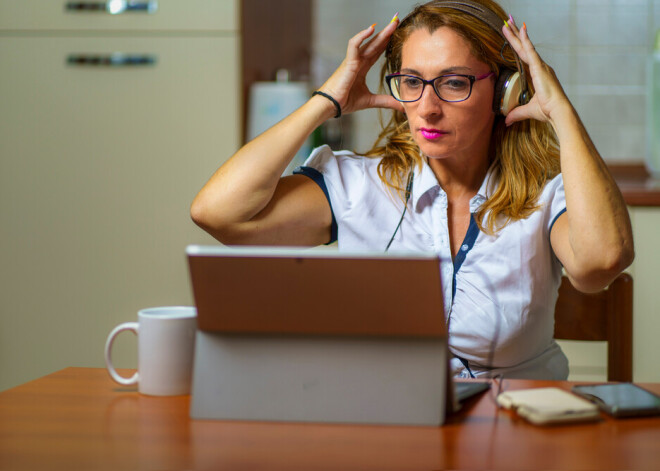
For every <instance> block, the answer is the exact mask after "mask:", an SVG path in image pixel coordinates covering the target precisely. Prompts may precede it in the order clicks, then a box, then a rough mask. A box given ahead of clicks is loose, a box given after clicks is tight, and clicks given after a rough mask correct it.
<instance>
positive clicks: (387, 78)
mask: <svg viewBox="0 0 660 471" xmlns="http://www.w3.org/2000/svg"><path fill="white" fill-rule="evenodd" d="M492 75H495V73H494V72H492V71H491V72H488V73H486V74H483V75H479V76H475V75H467V74H444V75H439V76H437V77H435V78H433V79H431V80H424V79H423V78H422V77H418V76H417V75H412V74H401V73H396V74H389V75H386V76H385V83H387V87H388V88H389V89H390V95H392V96H393V97H394V99H395V100H397V101H399V102H401V103H414V102H416V101H419V100H421V99H422V96H424V89H425V88H426V86H427V85H431V88H432V89H433V91H434V92H435V95H436V96H437V97H438V98H439V99H441V100H442V101H444V102H446V103H460V102H462V101H465V100H467V99H468V98H470V96H472V87H473V86H474V82H477V81H479V80H483V79H485V78H488V77H490V76H492ZM396 77H413V78H416V79H419V80H421V81H422V91H421V93H420V94H419V98H417V99H416V100H400V99H399V98H397V97H395V96H394V92H393V91H392V80H394V79H395V78H396ZM443 77H465V78H467V79H468V80H469V81H470V91H469V92H468V95H467V96H466V97H465V98H463V99H461V100H445V99H444V98H442V97H441V96H440V94H439V93H438V91H437V90H436V89H435V86H434V85H433V83H434V82H435V81H436V80H438V79H439V78H443Z"/></svg>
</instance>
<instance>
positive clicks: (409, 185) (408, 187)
mask: <svg viewBox="0 0 660 471" xmlns="http://www.w3.org/2000/svg"><path fill="white" fill-rule="evenodd" d="M413 177H414V172H413V170H412V169H410V175H408V183H406V202H405V204H404V206H403V212H402V213H401V218H400V219H399V223H398V224H397V225H396V229H394V234H392V237H391V238H390V241H389V242H388V243H387V247H385V252H387V251H388V250H389V249H390V245H392V242H394V236H396V233H397V232H399V228H400V227H401V223H402V222H403V217H404V216H405V215H406V210H407V209H408V201H409V200H410V193H411V192H412V184H413Z"/></svg>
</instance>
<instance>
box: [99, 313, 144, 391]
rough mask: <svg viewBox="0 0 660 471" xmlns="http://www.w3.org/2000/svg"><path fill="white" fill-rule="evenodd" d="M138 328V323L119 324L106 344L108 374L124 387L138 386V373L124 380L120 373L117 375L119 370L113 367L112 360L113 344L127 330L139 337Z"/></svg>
mask: <svg viewBox="0 0 660 471" xmlns="http://www.w3.org/2000/svg"><path fill="white" fill-rule="evenodd" d="M138 328H139V324H138V323H137V322H124V323H123V324H119V325H118V326H117V327H115V328H114V329H112V332H110V335H108V340H107V341H106V342H105V366H106V367H107V368H108V373H110V376H111V377H112V379H114V380H115V381H116V382H117V383H119V384H123V385H124V386H130V385H132V384H137V382H138V373H137V372H135V374H134V375H133V376H132V377H130V378H124V377H123V376H120V375H119V373H117V370H115V367H114V366H112V360H111V359H110V352H111V350H112V343H113V342H114V341H115V337H117V335H118V334H119V333H120V332H123V331H125V330H131V331H133V332H134V333H135V335H137V334H138Z"/></svg>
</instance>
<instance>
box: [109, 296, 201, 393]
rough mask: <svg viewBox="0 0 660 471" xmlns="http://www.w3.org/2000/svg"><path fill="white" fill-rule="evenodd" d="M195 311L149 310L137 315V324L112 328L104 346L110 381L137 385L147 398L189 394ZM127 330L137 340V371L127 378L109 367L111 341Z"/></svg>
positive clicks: (110, 362) (131, 323)
mask: <svg viewBox="0 0 660 471" xmlns="http://www.w3.org/2000/svg"><path fill="white" fill-rule="evenodd" d="M196 317H197V310H196V309H195V308H194V307H187V306H168V307H153V308H148V309H142V310H140V311H139V312H138V322H125V323H123V324H120V325H118V326H117V327H115V328H114V329H113V330H112V332H110V335H108V340H107V341H106V343H105V364H106V366H107V368H108V372H109V373H110V376H111V377H112V379H114V380H115V381H116V382H117V383H119V384H123V385H133V384H136V383H137V385H138V391H139V392H140V393H142V394H148V395H151V396H178V395H183V394H190V384H191V378H192V368H193V356H194V350H195V331H196V328H197V319H196ZM126 330H130V331H132V332H134V333H135V334H136V335H137V337H138V371H137V372H136V373H135V374H134V375H133V376H132V377H131V378H124V377H123V376H120V375H119V374H118V373H117V371H116V370H115V368H114V366H112V360H111V352H112V343H113V342H114V340H115V337H116V336H117V335H118V334H119V333H120V332H123V331H126Z"/></svg>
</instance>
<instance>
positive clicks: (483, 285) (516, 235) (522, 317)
mask: <svg viewBox="0 0 660 471" xmlns="http://www.w3.org/2000/svg"><path fill="white" fill-rule="evenodd" d="M379 161H380V160H379V159H377V158H366V157H362V156H357V155H355V154H353V153H351V152H347V151H341V152H336V153H333V152H332V150H331V149H330V148H329V147H328V146H322V147H319V148H317V149H315V150H314V151H313V152H312V154H311V155H310V157H309V158H308V159H307V161H306V162H305V164H304V166H303V167H301V168H299V169H297V170H296V173H302V174H305V175H307V176H309V177H311V178H313V179H315V181H316V182H317V183H318V184H319V185H321V187H322V188H324V191H326V195H327V196H328V201H329V203H330V206H331V208H332V213H333V221H334V223H333V224H335V223H336V226H334V227H335V229H336V236H337V241H338V246H339V250H347V251H348V250H350V251H374V250H376V251H378V250H383V251H384V250H385V248H386V247H387V244H388V242H389V241H390V239H391V237H392V235H393V234H394V232H395V229H396V226H397V224H398V222H399V220H400V218H401V214H402V211H403V207H404V203H403V201H401V199H400V198H399V196H398V194H393V193H392V192H391V190H390V189H388V188H387V187H386V186H385V185H384V184H383V183H382V182H381V181H380V178H379V177H378V173H377V166H378V163H379ZM491 177H492V172H491V171H489V172H488V174H487V175H486V177H485V179H484V182H483V183H482V185H481V188H480V189H479V191H478V193H477V195H476V196H474V197H473V198H472V199H471V200H470V212H471V213H474V212H475V211H477V209H478V208H479V206H480V205H481V204H482V203H483V202H484V201H485V200H486V199H487V198H488V196H489V195H490V194H491V193H492V191H493V189H494V188H495V187H496V184H497V183H496V182H492V181H491ZM538 203H539V206H540V208H539V209H538V210H537V211H535V212H534V213H532V214H531V215H530V216H529V217H528V218H526V219H523V220H519V221H515V222H511V223H509V224H508V225H507V226H505V227H504V228H503V229H502V230H500V231H499V232H497V233H496V234H495V235H492V236H491V235H487V234H485V233H483V232H481V231H480V230H479V228H478V226H477V225H476V223H475V221H474V219H473V220H472V221H471V223H470V227H469V229H468V231H467V235H466V237H465V240H464V241H463V244H462V246H461V249H460V250H459V253H458V254H457V256H456V257H455V259H454V260H453V261H452V257H451V248H450V245H449V230H448V222H447V195H446V193H445V192H444V190H443V189H442V188H441V187H440V185H439V184H438V181H437V179H436V177H435V175H434V174H433V172H432V170H431V168H430V167H429V166H428V164H426V163H425V164H424V166H423V168H422V170H421V172H418V171H417V169H416V170H415V176H414V180H413V185H412V192H411V195H410V201H409V203H408V209H407V211H406V214H405V217H404V219H403V221H402V223H401V227H400V228H399V230H398V231H396V235H395V237H394V240H393V242H392V244H391V246H390V249H389V250H390V251H425V252H429V251H431V252H435V253H437V254H438V255H439V256H440V259H441V273H442V282H443V285H444V286H443V290H444V292H443V294H444V300H445V303H444V304H445V305H444V314H445V318H446V319H447V322H448V331H449V348H450V350H451V352H452V353H453V354H454V355H456V357H457V358H454V359H453V360H452V369H453V370H454V374H455V375H457V376H470V375H471V374H473V375H474V376H480V375H491V374H504V375H505V376H506V377H517V378H539V379H565V378H566V377H567V376H568V361H567V359H566V357H565V355H564V354H563V352H562V351H561V349H560V348H559V346H558V345H557V343H556V342H555V341H554V339H553V333H554V307H555V303H556V301H557V294H558V288H559V284H560V282H561V274H562V272H561V270H562V267H561V264H560V263H559V260H558V259H557V257H556V256H555V255H554V253H553V251H552V247H551V245H550V231H551V229H552V225H553V223H554V221H555V220H556V218H557V217H558V216H559V215H561V214H562V213H563V212H564V211H565V210H566V201H565V197H564V186H563V180H562V178H561V175H558V176H557V177H555V178H554V179H552V180H550V181H548V182H547V184H546V186H545V188H544V189H543V192H542V194H541V196H540V198H539V201H538ZM459 358H460V359H459ZM468 368H469V369H468Z"/></svg>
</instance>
